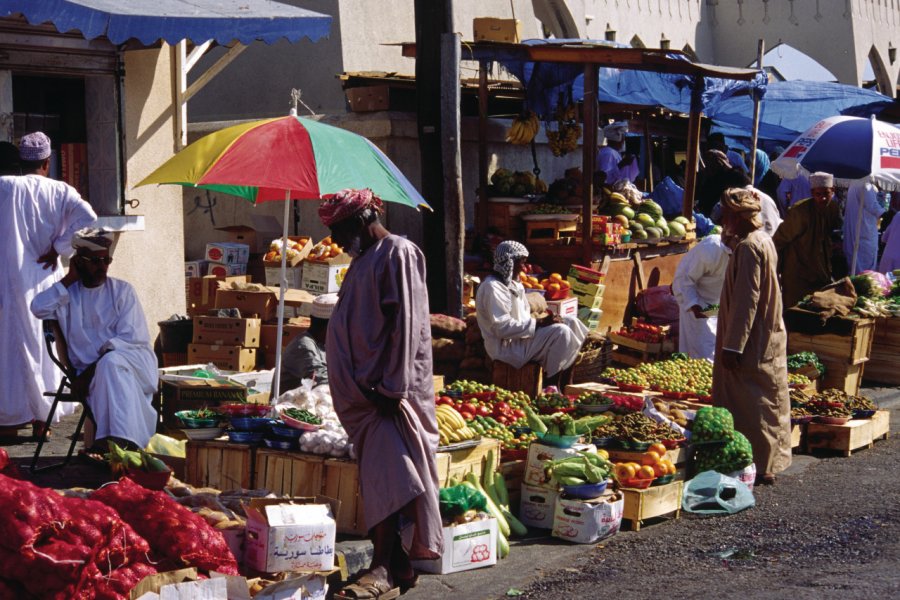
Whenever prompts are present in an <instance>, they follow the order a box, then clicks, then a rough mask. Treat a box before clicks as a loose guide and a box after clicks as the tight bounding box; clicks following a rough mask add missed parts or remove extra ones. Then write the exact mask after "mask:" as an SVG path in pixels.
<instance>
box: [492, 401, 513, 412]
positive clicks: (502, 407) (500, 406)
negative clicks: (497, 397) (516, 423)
mask: <svg viewBox="0 0 900 600" xmlns="http://www.w3.org/2000/svg"><path fill="white" fill-rule="evenodd" d="M494 408H496V409H497V410H499V411H501V412H506V411H508V410H509V408H510V407H509V404H507V403H506V402H498V403H497V404H495V405H494Z"/></svg>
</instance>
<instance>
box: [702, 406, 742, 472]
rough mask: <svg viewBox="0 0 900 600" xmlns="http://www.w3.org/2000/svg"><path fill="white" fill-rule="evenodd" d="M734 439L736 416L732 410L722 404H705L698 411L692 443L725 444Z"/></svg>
mask: <svg viewBox="0 0 900 600" xmlns="http://www.w3.org/2000/svg"><path fill="white" fill-rule="evenodd" d="M732 439H734V417H733V416H732V415H731V411H729V410H728V409H727V408H722V407H720V406H704V407H703V408H701V409H700V410H698V411H697V416H696V417H695V418H694V426H693V428H692V429H691V443H693V444H714V443H715V444H723V443H727V442H730V441H731V440H732ZM745 466H746V465H745Z"/></svg>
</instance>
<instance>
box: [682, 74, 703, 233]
mask: <svg viewBox="0 0 900 600" xmlns="http://www.w3.org/2000/svg"><path fill="white" fill-rule="evenodd" d="M702 89H703V78H702V77H701V76H699V75H698V76H697V77H695V78H694V89H693V91H692V95H693V96H694V98H693V100H692V102H691V109H692V110H691V118H690V122H689V123H688V139H687V166H686V167H685V172H684V199H683V201H682V204H681V214H682V215H684V217H685V218H688V219H691V218H693V216H694V195H695V194H696V193H697V165H698V164H699V163H700V122H701V119H702V118H703V113H702V112H701V111H700V109H699V108H698V105H699V97H700V94H701V90H702ZM694 100H696V102H695V101H694Z"/></svg>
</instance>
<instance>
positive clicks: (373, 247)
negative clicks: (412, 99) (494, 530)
mask: <svg viewBox="0 0 900 600" xmlns="http://www.w3.org/2000/svg"><path fill="white" fill-rule="evenodd" d="M381 212H382V203H381V200H380V199H379V198H378V197H377V196H375V195H374V194H373V193H372V191H371V190H343V191H341V192H338V193H337V194H334V195H332V196H330V197H327V199H326V201H325V202H324V203H323V204H322V206H321V207H320V208H319V216H320V218H321V219H322V223H324V224H325V226H326V227H329V228H330V229H331V237H332V240H333V241H334V242H335V243H337V244H339V245H340V246H341V247H342V248H344V249H345V250H346V251H347V252H348V253H349V254H350V255H351V256H352V257H353V262H352V263H351V265H350V268H349V270H348V271H347V275H346V276H345V278H344V281H343V284H342V285H341V291H340V293H339V294H338V302H337V305H336V306H335V308H334V312H333V313H332V316H331V321H330V323H329V326H328V339H327V341H326V345H325V347H326V349H327V350H326V352H327V360H328V377H329V385H330V387H331V395H332V398H333V399H334V409H335V411H336V412H337V415H338V418H340V420H341V424H342V425H343V426H344V429H346V430H347V433H348V435H349V436H350V439H351V441H352V442H353V445H354V448H355V449H356V454H357V460H358V464H359V481H360V491H361V494H362V500H363V506H364V509H365V519H366V524H367V525H368V526H369V537H370V538H371V539H372V544H373V546H374V555H373V557H372V565H371V568H370V570H369V571H368V572H367V573H365V574H364V575H363V576H361V577H360V578H359V579H358V580H357V582H356V583H355V584H353V585H350V586H347V587H346V588H344V589H343V590H342V591H341V593H340V595H337V596H336V597H337V598H385V599H387V598H394V597H396V595H397V594H398V593H399V592H400V591H405V590H406V589H408V588H409V587H413V586H414V585H415V583H416V575H415V571H414V570H413V567H412V564H411V561H412V560H427V559H434V558H438V557H440V555H441V553H442V551H443V533H442V530H441V516H440V511H439V508H438V489H439V484H438V476H437V466H436V462H435V454H436V453H437V446H438V428H437V419H436V417H435V405H434V383H433V379H432V360H431V322H430V316H429V312H428V290H427V288H426V286H425V258H424V256H423V255H422V251H421V250H419V248H418V247H416V245H415V244H413V243H412V242H409V241H407V240H405V239H404V238H401V237H398V236H396V235H392V234H391V232H389V231H388V230H387V229H385V228H384V226H383V225H382V224H381V222H380V220H379V214H380V213H381ZM398 588H399V589H398Z"/></svg>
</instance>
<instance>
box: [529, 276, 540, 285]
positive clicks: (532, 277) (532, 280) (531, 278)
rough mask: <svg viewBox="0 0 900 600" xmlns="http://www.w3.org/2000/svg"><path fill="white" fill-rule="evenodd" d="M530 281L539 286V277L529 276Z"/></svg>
mask: <svg viewBox="0 0 900 600" xmlns="http://www.w3.org/2000/svg"><path fill="white" fill-rule="evenodd" d="M528 281H530V282H531V283H533V284H537V283H538V278H537V277H534V276H528Z"/></svg>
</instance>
